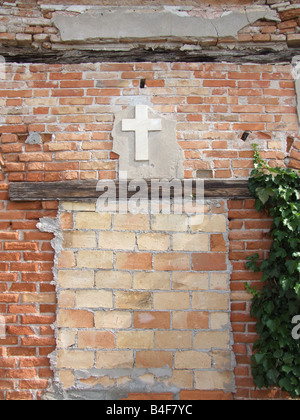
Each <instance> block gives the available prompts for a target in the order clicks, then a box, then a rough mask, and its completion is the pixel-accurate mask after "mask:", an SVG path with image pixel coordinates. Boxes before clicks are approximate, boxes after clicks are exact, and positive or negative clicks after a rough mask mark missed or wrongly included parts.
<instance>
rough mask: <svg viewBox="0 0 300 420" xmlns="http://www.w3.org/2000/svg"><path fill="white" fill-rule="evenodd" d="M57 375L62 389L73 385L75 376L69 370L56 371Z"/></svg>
mask: <svg viewBox="0 0 300 420" xmlns="http://www.w3.org/2000/svg"><path fill="white" fill-rule="evenodd" d="M58 376H59V382H60V383H61V384H62V387H63V389H68V388H71V387H72V386H74V385H75V376H74V373H73V372H72V371H71V370H62V371H60V372H59V373H58Z"/></svg>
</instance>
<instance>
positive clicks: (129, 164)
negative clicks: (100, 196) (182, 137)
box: [112, 105, 184, 179]
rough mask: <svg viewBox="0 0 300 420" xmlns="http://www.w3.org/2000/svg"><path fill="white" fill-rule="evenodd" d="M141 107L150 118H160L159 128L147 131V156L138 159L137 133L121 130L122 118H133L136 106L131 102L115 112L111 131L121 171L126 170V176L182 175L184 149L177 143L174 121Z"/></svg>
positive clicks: (163, 177) (159, 177) (147, 177)
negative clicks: (146, 158)
mask: <svg viewBox="0 0 300 420" xmlns="http://www.w3.org/2000/svg"><path fill="white" fill-rule="evenodd" d="M137 107H138V105H137ZM143 108H144V109H145V110H146V111H148V116H149V119H150V121H151V119H153V120H154V121H158V120H160V121H161V123H159V127H158V128H161V130H158V131H149V132H148V147H149V150H148V153H147V157H148V159H149V160H148V161H137V160H136V159H135V156H136V154H135V143H136V134H135V132H133V131H131V132H126V131H123V122H124V120H125V121H126V120H133V121H134V119H135V117H136V107H133V106H130V107H128V108H126V109H125V110H124V111H122V112H120V113H118V114H117V115H116V117H115V123H114V128H113V131H112V136H113V152H114V153H116V154H118V155H120V159H119V170H120V172H127V178H128V179H154V178H158V179H172V178H177V179H183V177H184V171H183V162H184V152H183V150H182V149H181V147H180V146H179V144H178V143H177V138H176V122H175V121H171V120H168V119H166V118H164V117H163V116H161V115H159V114H157V113H155V112H154V111H153V110H151V109H150V108H149V107H147V106H145V105H144V106H143ZM148 121H149V120H148Z"/></svg>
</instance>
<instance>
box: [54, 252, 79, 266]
mask: <svg viewBox="0 0 300 420" xmlns="http://www.w3.org/2000/svg"><path fill="white" fill-rule="evenodd" d="M75 266H76V262H75V254H74V252H73V251H61V253H60V256H59V258H58V268H74V267H75Z"/></svg>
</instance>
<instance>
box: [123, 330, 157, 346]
mask: <svg viewBox="0 0 300 420" xmlns="http://www.w3.org/2000/svg"><path fill="white" fill-rule="evenodd" d="M117 348H118V349H152V348H153V332H152V331H120V332H117Z"/></svg>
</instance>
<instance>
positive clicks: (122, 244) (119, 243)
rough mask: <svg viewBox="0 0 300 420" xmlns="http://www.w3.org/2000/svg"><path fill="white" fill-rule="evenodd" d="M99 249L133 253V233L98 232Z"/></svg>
mask: <svg viewBox="0 0 300 420" xmlns="http://www.w3.org/2000/svg"><path fill="white" fill-rule="evenodd" d="M99 248H100V249H116V250H129V251H133V250H134V248H135V233H131V232H100V233H99Z"/></svg>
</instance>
